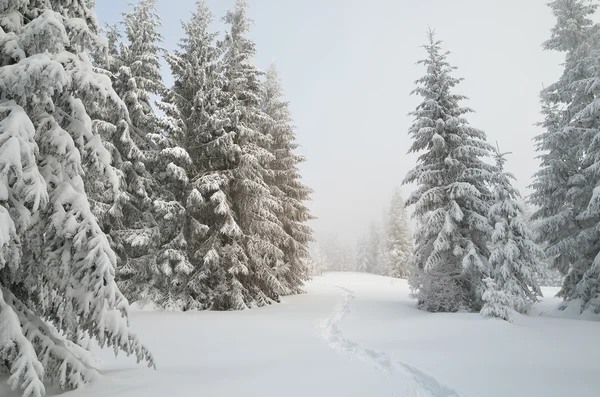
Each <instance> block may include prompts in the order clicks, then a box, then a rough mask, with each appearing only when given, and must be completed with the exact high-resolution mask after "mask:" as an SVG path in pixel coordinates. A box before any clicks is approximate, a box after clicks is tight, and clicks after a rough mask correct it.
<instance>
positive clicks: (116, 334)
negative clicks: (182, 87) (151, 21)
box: [0, 0, 153, 397]
mask: <svg viewBox="0 0 600 397" xmlns="http://www.w3.org/2000/svg"><path fill="white" fill-rule="evenodd" d="M3 12H4V13H5V14H6V15H8V14H10V15H12V17H11V18H6V19H2V20H1V21H0V24H1V28H2V29H0V36H1V37H2V41H3V42H5V43H9V44H7V45H5V46H3V47H2V48H1V49H0V53H1V54H2V56H1V57H0V90H1V91H2V100H0V118H1V121H0V229H1V230H2V233H0V330H2V331H0V333H1V334H2V339H3V340H4V342H5V343H3V344H2V346H0V358H1V361H2V363H3V365H6V366H8V369H9V370H10V372H11V374H12V375H11V377H10V378H9V380H8V382H9V384H10V385H11V386H12V387H13V388H15V389H16V388H21V389H22V390H23V396H25V397H39V396H42V395H43V394H44V385H43V380H50V381H55V382H56V384H57V385H59V386H60V387H61V388H74V387H79V386H81V385H82V384H83V383H85V382H88V381H91V380H93V379H94V378H95V377H96V375H97V374H96V371H95V370H94V369H93V366H92V365H90V364H91V359H90V356H89V353H88V352H87V351H86V350H85V349H84V348H83V347H82V346H81V345H80V344H79V343H80V341H81V340H82V339H83V338H86V337H91V338H94V339H96V340H97V341H98V343H99V344H100V346H107V345H108V346H112V347H113V348H114V349H115V351H119V350H121V351H124V352H125V353H127V354H134V355H136V356H137V358H138V360H145V361H148V363H149V364H150V365H152V364H153V359H152V356H151V355H150V354H149V352H148V351H147V350H146V349H145V348H144V347H143V346H142V345H141V344H140V342H139V341H138V340H137V338H136V337H135V335H133V334H132V333H131V332H130V331H129V328H128V321H127V307H128V303H127V300H126V299H125V298H124V296H123V295H122V294H121V292H120V291H119V289H118V288H117V285H116V283H115V280H114V274H115V267H116V265H117V258H116V255H115V253H114V251H113V250H112V248H111V246H110V244H109V239H108V238H107V236H106V234H105V231H104V230H103V227H106V225H107V224H99V222H98V218H97V216H99V217H100V220H101V221H102V220H106V219H108V218H109V217H112V216H114V215H115V214H117V213H118V212H119V211H120V210H121V208H122V204H123V201H122V200H124V195H125V193H124V192H123V186H122V183H123V181H124V177H125V176H126V174H125V173H124V172H123V170H119V169H115V167H114V166H113V164H111V161H112V162H114V163H117V162H118V161H119V159H118V158H116V157H115V155H114V153H116V152H117V151H115V150H113V147H111V145H110V144H109V143H108V142H107V141H105V138H106V135H110V134H120V136H121V137H122V138H123V139H122V141H121V144H122V148H124V147H129V148H130V149H131V152H135V146H133V145H131V142H130V141H129V140H128V128H127V123H126V116H127V112H126V109H125V108H124V106H123V103H122V102H121V101H120V100H119V98H118V96H117V95H116V93H115V92H114V90H113V89H112V88H111V84H110V80H109V79H108V77H107V76H105V75H102V74H99V73H97V72H96V71H95V70H94V68H93V66H92V64H91V62H90V59H89V56H88V53H93V54H97V53H100V52H102V51H101V47H102V44H101V43H103V42H104V40H103V39H102V38H101V37H99V35H98V31H99V29H98V26H97V24H96V18H95V15H94V13H93V11H92V9H91V8H90V6H89V2H88V1H83V0H80V1H71V2H68V3H64V2H27V1H15V2H9V3H7V4H5V7H4V9H3ZM33 93H35V95H33ZM132 156H135V154H134V153H132ZM100 189H103V190H100ZM92 196H94V197H95V199H93V198H92ZM93 211H94V212H93ZM95 215H97V216H95ZM102 218H104V219H102Z"/></svg>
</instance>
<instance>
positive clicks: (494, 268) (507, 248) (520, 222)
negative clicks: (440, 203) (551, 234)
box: [481, 150, 544, 321]
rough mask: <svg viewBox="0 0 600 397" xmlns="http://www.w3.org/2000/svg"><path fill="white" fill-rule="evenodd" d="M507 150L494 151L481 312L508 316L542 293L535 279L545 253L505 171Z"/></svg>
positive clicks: (495, 315) (526, 308)
mask: <svg viewBox="0 0 600 397" xmlns="http://www.w3.org/2000/svg"><path fill="white" fill-rule="evenodd" d="M505 155H506V153H500V151H499V150H497V151H496V154H495V158H496V173H495V174H494V177H493V179H492V186H493V188H492V189H493V190H492V191H493V196H494V203H493V204H492V206H491V207H490V209H489V211H488V217H489V219H490V223H491V225H492V227H493V228H494V231H493V233H492V236H491V239H490V250H491V252H490V257H489V265H490V274H489V278H488V279H485V280H484V282H485V283H486V288H485V291H484V293H483V297H482V298H483V301H484V305H483V308H482V309H481V314H483V315H484V316H490V317H500V318H502V319H504V320H509V321H510V320H511V313H512V312H513V311H515V312H517V313H526V312H527V311H528V310H529V309H530V307H531V305H532V304H533V303H535V302H537V301H538V297H540V296H542V292H541V290H540V287H539V286H538V284H537V282H536V275H537V274H538V273H539V271H540V264H541V262H542V261H543V259H544V253H543V251H542V250H541V249H540V247H539V246H538V245H537V243H536V242H535V241H534V240H533V233H532V232H531V230H530V229H529V226H528V224H527V219H526V217H525V216H524V213H523V208H521V206H520V204H519V202H518V200H519V199H520V194H519V192H518V191H517V190H516V189H515V188H514V187H513V185H512V182H511V180H514V179H515V178H514V176H513V175H512V174H510V173H508V172H506V171H504V164H505V162H506V158H505Z"/></svg>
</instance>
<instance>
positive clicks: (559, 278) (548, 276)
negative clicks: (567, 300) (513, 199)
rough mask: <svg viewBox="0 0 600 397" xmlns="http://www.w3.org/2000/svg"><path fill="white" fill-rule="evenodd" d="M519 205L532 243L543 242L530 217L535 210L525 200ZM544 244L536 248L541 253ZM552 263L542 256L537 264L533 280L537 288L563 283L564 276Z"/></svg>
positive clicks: (535, 222)
mask: <svg viewBox="0 0 600 397" xmlns="http://www.w3.org/2000/svg"><path fill="white" fill-rule="evenodd" d="M518 203H519V205H520V206H521V208H522V209H523V217H524V219H525V222H526V223H527V227H528V228H529V230H531V232H532V236H533V241H535V242H538V241H544V239H543V238H540V236H538V234H537V233H538V231H539V228H538V227H537V223H538V222H539V221H536V220H533V219H532V216H533V214H534V213H535V209H534V208H533V206H532V205H531V204H530V203H529V202H528V201H527V200H525V199H521V200H519V201H518ZM545 244H546V243H542V244H539V243H538V246H539V247H540V249H541V250H542V251H545ZM551 262H552V261H551V260H550V258H548V257H547V256H546V255H544V257H543V259H542V260H541V261H540V263H539V268H538V270H539V271H538V273H537V274H536V275H535V280H536V282H537V284H538V285H539V286H545V287H560V286H561V285H562V283H563V279H564V276H563V275H562V274H561V273H560V272H559V271H558V270H557V269H555V268H552V267H551V266H550V263H551Z"/></svg>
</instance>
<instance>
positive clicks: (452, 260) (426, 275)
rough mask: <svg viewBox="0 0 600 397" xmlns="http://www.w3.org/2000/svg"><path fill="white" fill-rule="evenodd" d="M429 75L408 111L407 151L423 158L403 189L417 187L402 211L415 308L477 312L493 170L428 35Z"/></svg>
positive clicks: (454, 81)
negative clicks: (409, 233)
mask: <svg viewBox="0 0 600 397" xmlns="http://www.w3.org/2000/svg"><path fill="white" fill-rule="evenodd" d="M424 48H425V49H426V50H427V54H428V57H427V58H426V59H424V60H422V61H420V64H422V65H424V66H425V67H426V68H427V74H426V75H425V76H424V77H422V78H421V79H419V80H417V88H416V89H415V90H414V91H413V94H417V95H419V96H421V97H422V98H423V101H422V102H421V104H419V106H418V107H417V109H416V110H415V111H414V112H413V113H412V115H413V116H414V117H415V121H414V123H413V125H412V126H411V127H410V130H409V133H410V135H411V136H412V138H413V144H412V146H411V149H410V152H413V153H419V152H422V154H421V155H420V156H419V158H418V161H417V166H416V167H415V168H414V169H413V170H412V171H410V172H409V173H408V175H407V176H406V179H405V183H416V184H417V189H416V190H415V191H414V192H413V193H412V194H411V196H410V197H409V199H408V201H407V205H414V206H415V210H414V216H415V217H416V218H417V231H416V236H415V240H416V247H415V251H414V255H413V265H414V266H413V267H414V274H413V275H412V276H411V279H410V284H411V287H412V289H413V291H414V295H415V297H416V298H417V299H418V301H419V306H420V307H421V308H423V309H426V310H429V311H456V310H459V309H469V310H479V309H480V308H481V304H482V302H481V293H482V290H483V285H482V279H483V274H485V273H486V272H487V270H488V265H487V259H486V258H487V257H488V255H489V252H488V249H487V246H486V243H487V240H488V237H489V235H490V227H489V224H488V219H487V211H488V208H489V206H490V200H491V196H490V192H489V190H488V187H487V183H488V182H489V181H490V177H491V175H492V171H493V168H494V167H493V166H490V165H487V164H486V163H485V162H484V161H483V160H482V159H483V158H485V157H488V156H489V155H490V151H491V150H492V148H491V146H490V145H489V144H488V143H487V142H486V136H485V133H484V132H482V131H480V130H477V129H475V128H473V127H471V126H470V125H469V124H468V122H467V120H466V119H465V117H464V116H465V114H467V113H469V112H470V109H468V108H464V107H461V106H460V104H459V103H460V102H461V101H462V100H464V99H465V97H464V96H462V95H458V94H454V93H452V89H453V88H454V87H455V86H456V85H457V84H459V83H460V81H461V79H458V78H454V77H452V76H451V73H452V71H453V70H455V68H454V67H451V66H450V65H449V63H448V61H447V55H448V53H446V52H443V51H442V48H441V42H440V41H437V40H436V39H435V37H434V33H433V32H430V33H429V43H428V44H427V45H426V46H424Z"/></svg>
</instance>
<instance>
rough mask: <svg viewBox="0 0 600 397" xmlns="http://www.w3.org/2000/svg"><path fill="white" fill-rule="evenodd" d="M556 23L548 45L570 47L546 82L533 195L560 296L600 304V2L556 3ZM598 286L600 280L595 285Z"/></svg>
mask: <svg viewBox="0 0 600 397" xmlns="http://www.w3.org/2000/svg"><path fill="white" fill-rule="evenodd" d="M549 6H550V7H551V8H552V11H553V13H554V15H555V16H556V18H557V24H556V26H555V27H554V28H553V29H552V37H551V38H550V40H548V41H546V42H545V43H544V48H545V49H546V50H554V51H560V52H564V53H565V63H564V71H563V74H562V76H561V77H560V79H559V81H558V82H556V83H554V84H552V85H550V86H548V87H547V88H545V89H544V90H543V91H542V93H541V101H542V108H543V114H544V116H545V120H544V122H543V123H541V126H542V127H543V128H544V129H545V132H544V133H543V134H541V135H539V136H538V137H537V138H536V139H537V148H538V150H539V151H541V152H542V154H541V155H540V156H539V158H540V160H541V169H540V171H539V172H538V173H537V174H536V175H535V180H534V183H533V188H534V194H532V196H531V202H532V203H533V204H534V205H535V206H537V207H538V209H537V211H536V213H535V214H534V216H533V218H534V220H535V221H536V223H537V225H538V231H537V235H538V236H540V238H541V239H542V240H540V243H542V244H543V246H545V247H546V254H547V257H548V258H549V260H550V261H551V266H552V267H553V268H555V269H558V270H560V271H561V272H562V273H563V274H565V275H566V277H565V279H564V282H563V286H562V289H561V291H560V292H559V296H562V297H563V298H564V299H565V301H566V304H565V306H564V307H566V306H567V305H569V304H570V303H572V304H573V305H577V306H579V307H578V308H579V309H580V310H581V311H583V310H586V309H592V310H593V311H595V312H599V311H600V296H599V295H598V292H599V291H598V289H597V285H598V278H599V277H600V273H599V272H598V267H597V266H595V265H594V263H595V258H596V256H597V254H598V251H599V250H600V247H599V246H598V241H599V239H600V235H599V232H598V230H597V229H598V228H597V225H598V224H599V223H600V217H599V214H598V211H597V210H596V208H595V193H594V188H595V187H596V186H597V185H598V180H599V179H598V177H599V175H598V171H597V167H596V166H595V165H594V164H595V162H596V159H595V157H596V155H595V154H594V152H596V151H597V150H596V149H595V147H596V145H597V144H596V136H597V134H598V131H599V130H600V123H599V122H598V118H597V108H598V106H597V104H596V103H595V96H596V95H597V90H598V88H597V87H598V85H597V83H596V81H597V78H596V76H597V74H598V73H597V71H598V67H597V59H598V56H599V51H598V50H599V49H598V44H597V43H598V34H599V29H598V25H597V24H594V23H593V21H592V18H591V17H592V15H593V14H594V12H595V11H596V8H597V5H596V4H593V3H592V2H590V1H588V0H555V1H553V2H551V3H549ZM595 286H596V287H595Z"/></svg>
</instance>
